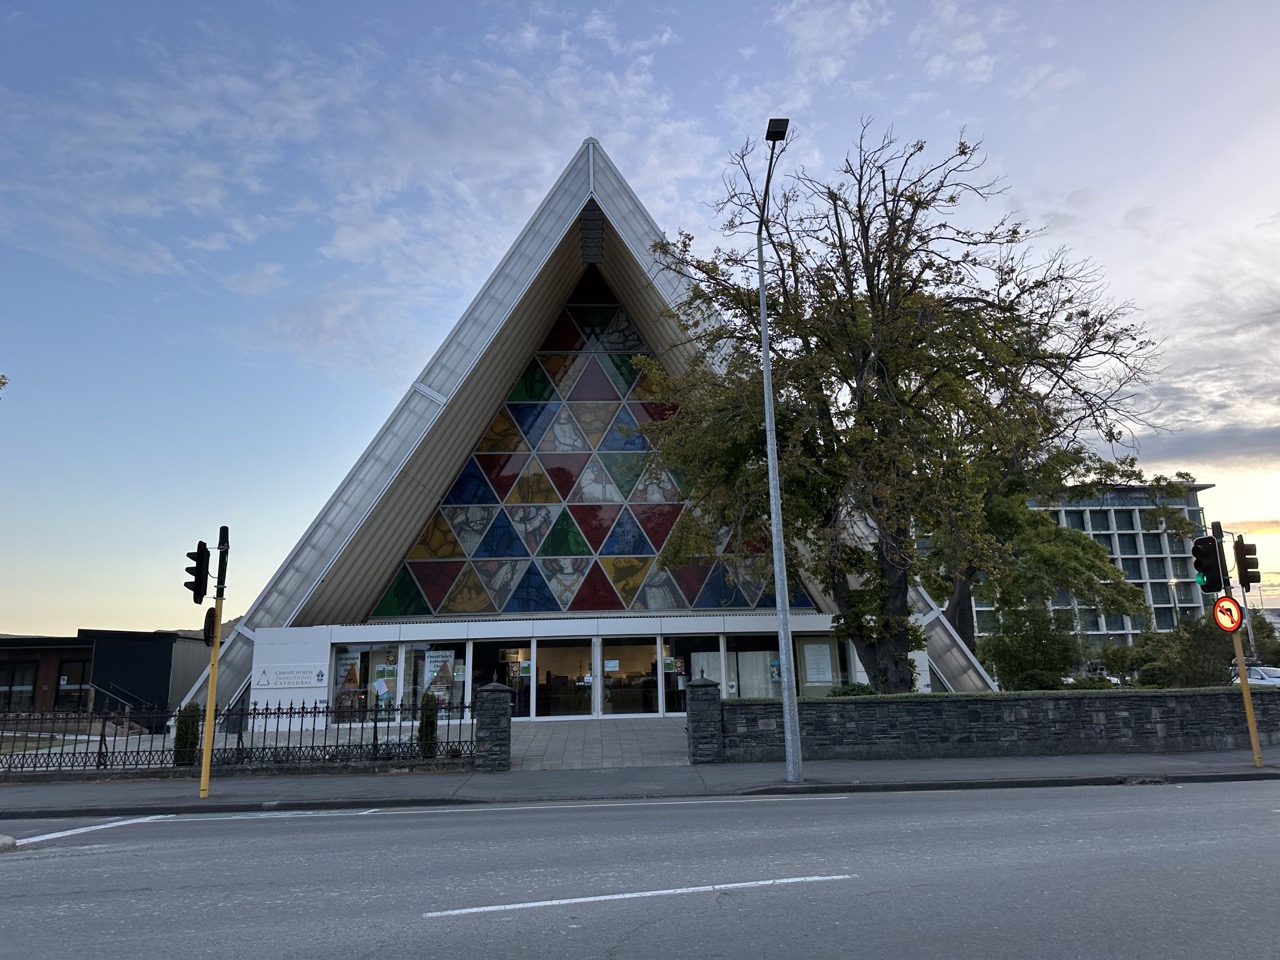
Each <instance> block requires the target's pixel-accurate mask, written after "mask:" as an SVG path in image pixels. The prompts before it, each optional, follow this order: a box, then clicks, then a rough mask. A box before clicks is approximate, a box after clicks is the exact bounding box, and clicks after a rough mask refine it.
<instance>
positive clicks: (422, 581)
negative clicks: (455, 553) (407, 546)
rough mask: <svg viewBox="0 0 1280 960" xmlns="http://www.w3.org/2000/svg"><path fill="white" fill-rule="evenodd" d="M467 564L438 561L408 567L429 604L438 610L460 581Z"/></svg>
mask: <svg viewBox="0 0 1280 960" xmlns="http://www.w3.org/2000/svg"><path fill="white" fill-rule="evenodd" d="M465 566H466V564H465V563H463V562H462V561H461V560H437V561H434V562H430V563H425V562H414V563H410V564H409V565H408V567H409V572H410V573H412V574H413V579H415V580H416V581H418V586H419V587H420V588H421V589H422V594H423V596H425V597H426V598H427V602H428V603H430V604H431V606H432V607H433V608H435V609H436V610H439V609H440V604H442V603H444V598H445V597H446V596H448V595H449V588H450V587H452V586H453V582H454V581H455V580H457V579H458V574H459V573H461V572H462V568H463V567H465Z"/></svg>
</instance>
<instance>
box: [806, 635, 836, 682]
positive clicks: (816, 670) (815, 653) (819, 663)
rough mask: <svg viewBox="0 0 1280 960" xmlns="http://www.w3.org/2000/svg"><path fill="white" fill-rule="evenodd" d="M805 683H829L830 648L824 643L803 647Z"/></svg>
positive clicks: (808, 644)
mask: <svg viewBox="0 0 1280 960" xmlns="http://www.w3.org/2000/svg"><path fill="white" fill-rule="evenodd" d="M804 675H805V683H831V682H832V676H831V648H830V647H829V646H828V645H827V644H825V643H806V644H805V645H804Z"/></svg>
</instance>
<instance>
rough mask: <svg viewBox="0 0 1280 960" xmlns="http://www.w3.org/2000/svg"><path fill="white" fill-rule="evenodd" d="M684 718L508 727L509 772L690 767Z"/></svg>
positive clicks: (517, 724)
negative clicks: (509, 728) (509, 732)
mask: <svg viewBox="0 0 1280 960" xmlns="http://www.w3.org/2000/svg"><path fill="white" fill-rule="evenodd" d="M684 728H685V718H684V717H644V718H637V719H630V720H613V719H607V718H606V719H601V720H543V721H539V722H521V721H518V720H517V721H514V722H513V723H512V724H511V769H512V770H598V769H602V768H616V767H672V766H687V765H688V763H689V740H688V737H687V736H686V735H685V729H684Z"/></svg>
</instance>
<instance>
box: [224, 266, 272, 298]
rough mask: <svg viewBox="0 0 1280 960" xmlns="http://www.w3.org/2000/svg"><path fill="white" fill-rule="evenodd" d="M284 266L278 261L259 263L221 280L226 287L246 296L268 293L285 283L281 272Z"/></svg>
mask: <svg viewBox="0 0 1280 960" xmlns="http://www.w3.org/2000/svg"><path fill="white" fill-rule="evenodd" d="M283 272H284V266H283V265H282V264H279V263H259V264H257V265H255V266H254V267H253V269H251V270H242V271H239V272H237V273H233V274H231V275H230V276H228V277H226V278H225V279H224V280H223V283H224V284H226V286H227V289H229V290H233V291H234V292H236V293H239V294H241V295H243V296H246V297H257V296H261V295H262V294H264V293H270V292H271V291H272V290H276V289H278V288H280V287H282V286H284V284H285V282H286V281H285V279H284V277H283V276H281V274H282V273H283Z"/></svg>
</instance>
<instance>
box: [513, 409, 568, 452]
mask: <svg viewBox="0 0 1280 960" xmlns="http://www.w3.org/2000/svg"><path fill="white" fill-rule="evenodd" d="M559 411H560V404H558V403H508V404H507V412H508V413H510V414H511V419H512V420H514V421H515V422H516V426H518V427H519V428H520V432H521V433H523V434H524V438H525V440H527V441H528V442H529V446H531V447H533V448H534V449H537V446H538V444H539V443H541V442H542V435H543V434H544V433H546V432H547V427H549V426H551V421H552V420H554V419H555V418H556V414H557V413H558V412H559Z"/></svg>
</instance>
